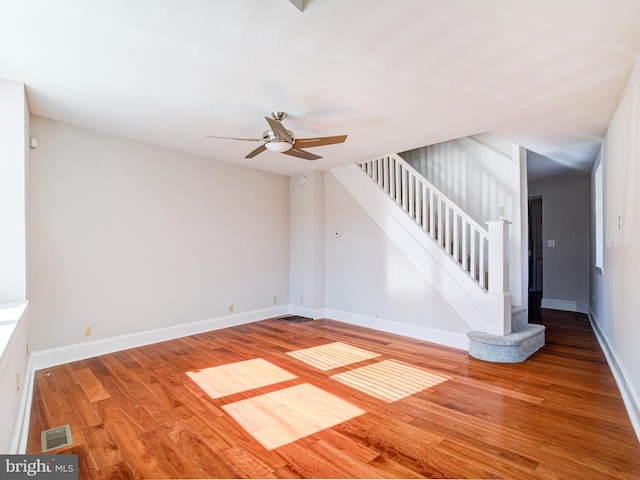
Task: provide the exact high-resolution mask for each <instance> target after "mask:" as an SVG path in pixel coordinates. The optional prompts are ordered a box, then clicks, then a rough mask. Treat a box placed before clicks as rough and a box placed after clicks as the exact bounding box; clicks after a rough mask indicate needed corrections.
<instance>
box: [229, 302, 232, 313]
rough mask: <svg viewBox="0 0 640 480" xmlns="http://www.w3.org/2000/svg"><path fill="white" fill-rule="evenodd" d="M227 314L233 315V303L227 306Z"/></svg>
mask: <svg viewBox="0 0 640 480" xmlns="http://www.w3.org/2000/svg"><path fill="white" fill-rule="evenodd" d="M229 312H231V313H233V303H230V304H229Z"/></svg>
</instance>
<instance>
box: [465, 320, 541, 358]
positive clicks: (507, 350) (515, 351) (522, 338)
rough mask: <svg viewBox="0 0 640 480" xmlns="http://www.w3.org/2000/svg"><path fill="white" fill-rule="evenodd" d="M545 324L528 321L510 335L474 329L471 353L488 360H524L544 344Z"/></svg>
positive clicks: (470, 337)
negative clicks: (493, 333)
mask: <svg viewBox="0 0 640 480" xmlns="http://www.w3.org/2000/svg"><path fill="white" fill-rule="evenodd" d="M544 331H545V327H544V325H537V324H533V323H528V324H526V325H525V326H524V327H522V328H520V329H519V330H517V331H515V332H513V333H511V334H509V335H492V334H489V333H486V332H477V331H472V332H469V333H467V336H468V337H469V340H470V342H469V355H471V356H472V357H474V358H477V359H479V360H486V361H488V362H502V363H517V362H522V361H524V360H526V359H527V358H529V357H530V356H531V355H533V354H534V353H535V352H537V351H538V350H540V349H541V348H542V347H543V346H544Z"/></svg>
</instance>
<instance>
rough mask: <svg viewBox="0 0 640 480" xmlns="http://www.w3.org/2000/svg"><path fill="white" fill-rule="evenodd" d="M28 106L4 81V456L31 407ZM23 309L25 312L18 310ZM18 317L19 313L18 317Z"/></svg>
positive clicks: (0, 164)
mask: <svg viewBox="0 0 640 480" xmlns="http://www.w3.org/2000/svg"><path fill="white" fill-rule="evenodd" d="M28 138H29V107H28V104H27V99H26V95H25V91H24V85H23V84H22V83H18V82H13V81H9V80H5V79H2V78H0V404H1V405H2V408H0V425H1V426H2V428H1V429H0V453H2V454H7V453H16V452H17V443H18V441H19V430H18V429H17V428H16V426H17V425H19V424H20V423H21V418H22V415H23V414H24V409H25V405H26V402H27V393H28V391H29V389H28V388H27V387H26V385H27V383H28V378H29V375H28V367H27V362H28V355H29V352H28V349H29V346H28V319H27V314H26V313H24V314H22V315H21V313H22V312H23V308H24V301H25V299H26V248H27V247H26V242H27V221H26V174H27V170H28V163H29V162H28V160H29V155H28V153H29V150H28V146H27V139H28ZM18 304H20V305H21V307H19V308H18V307H17V305H18ZM16 312H20V313H16Z"/></svg>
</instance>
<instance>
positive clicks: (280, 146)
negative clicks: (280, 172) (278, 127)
mask: <svg viewBox="0 0 640 480" xmlns="http://www.w3.org/2000/svg"><path fill="white" fill-rule="evenodd" d="M264 146H265V147H267V150H271V151H272V152H278V153H282V152H286V151H287V150H291V147H293V145H291V144H290V143H289V142H285V141H284V140H271V141H270V142H267V143H265V144H264Z"/></svg>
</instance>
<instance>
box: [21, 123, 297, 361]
mask: <svg viewBox="0 0 640 480" xmlns="http://www.w3.org/2000/svg"><path fill="white" fill-rule="evenodd" d="M31 129H32V135H34V136H37V137H38V139H39V148H38V149H37V150H33V152H32V155H31V166H30V175H29V183H30V185H29V186H30V195H29V202H30V216H31V221H30V229H31V231H30V238H31V241H30V248H29V258H30V262H29V291H30V297H31V299H32V302H31V303H30V322H31V337H32V349H33V350H34V351H35V350H42V349H52V348H56V347H65V346H69V345H78V344H83V343H87V345H90V344H91V342H95V341H101V340H105V339H110V338H119V337H121V336H127V335H134V334H141V333H144V332H148V331H157V330H159V329H167V328H172V327H175V326H177V325H178V326H179V325H187V324H193V322H201V321H206V320H209V319H216V318H225V317H228V316H232V315H242V314H247V313H250V312H261V311H263V310H265V311H266V309H269V308H273V307H274V305H273V297H274V296H276V297H277V303H278V304H279V305H283V306H284V305H287V304H288V303H289V299H288V294H289V250H288V245H289V241H288V240H289V239H288V237H289V200H288V199H289V179H288V177H285V176H281V175H276V174H271V173H267V172H263V171H259V170H256V169H250V168H245V167H240V166H236V165H233V164H231V163H227V162H221V161H216V160H213V159H211V158H204V157H199V156H195V155H190V154H186V153H182V152H177V151H174V150H170V149H166V148H161V147H158V146H154V145H150V144H145V143H141V142H136V141H133V140H128V139H124V138H121V137H116V136H112V135H106V134H103V133H99V132H96V131H92V130H88V129H83V128H79V127H75V126H71V125H68V124H63V123H60V122H56V121H52V120H48V119H44V118H40V117H33V118H32V122H31ZM231 304H233V305H234V312H233V313H230V308H229V306H230V305H231ZM85 324H91V325H92V326H93V336H92V337H85V336H83V326H84V325H85ZM150 338H153V337H150Z"/></svg>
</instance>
